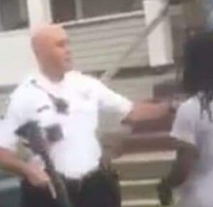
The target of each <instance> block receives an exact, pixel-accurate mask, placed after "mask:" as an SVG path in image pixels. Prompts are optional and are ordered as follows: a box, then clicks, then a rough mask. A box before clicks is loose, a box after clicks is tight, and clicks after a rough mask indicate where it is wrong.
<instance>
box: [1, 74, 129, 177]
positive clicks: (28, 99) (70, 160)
mask: <svg viewBox="0 0 213 207" xmlns="http://www.w3.org/2000/svg"><path fill="white" fill-rule="evenodd" d="M34 79H35V80H36V82H37V84H38V85H39V86H41V87H42V88H43V89H45V90H46V91H48V92H49V93H51V94H53V95H54V96H55V97H58V98H63V99H64V100H66V101H67V103H68V104H69V110H68V114H67V115H64V114H58V113H57V112H56V110H55V108H54V105H53V103H52V101H51V99H50V98H49V97H48V95H47V93H45V92H44V91H43V90H41V89H39V88H37V87H36V86H34V85H33V84H32V83H31V81H32V80H34ZM42 109H43V110H42ZM131 109H132V103H131V102H130V101H129V100H127V99H126V98H124V97H122V96H121V95H118V94H116V93H115V92H113V91H111V90H110V89H109V88H107V87H106V86H105V85H103V84H102V83H101V82H99V81H98V80H96V79H93V78H91V77H89V76H86V75H83V74H81V73H80V72H77V71H72V72H69V73H68V74H66V76H65V77H64V79H63V81H61V82H59V83H52V82H50V81H49V80H48V79H46V78H45V77H44V76H42V75H37V76H35V77H32V78H29V79H28V80H27V81H25V82H24V83H23V84H22V85H20V86H19V87H18V88H17V89H16V91H15V92H14V93H13V94H12V96H11V102H10V105H9V108H8V112H7V115H6V118H5V120H4V121H3V123H2V126H1V130H0V134H1V136H0V146H1V147H4V148H8V149H11V150H12V149H15V147H16V143H17V141H18V137H17V136H16V135H15V133H14V131H15V130H16V129H17V128H18V127H19V126H21V125H23V124H25V123H26V122H27V121H30V120H37V121H39V123H40V124H41V125H48V123H52V122H53V123H59V124H60V126H61V127H62V131H63V134H64V138H63V139H62V140H60V141H58V142H56V143H54V144H53V145H52V146H51V149H50V156H51V158H52V160H53V162H54V165H55V168H56V170H57V171H58V172H60V173H62V174H64V175H65V176H66V177H69V178H75V179H80V178H82V177H83V176H85V175H86V174H87V173H89V172H91V171H93V170H95V169H96V168H98V166H99V162H100V158H101V155H102V152H101V147H100V145H99V142H98V140H97V137H96V129H97V126H98V112H99V110H107V111H114V112H117V113H119V114H120V115H121V116H122V118H124V117H125V116H126V115H127V114H128V113H129V112H130V110H131Z"/></svg>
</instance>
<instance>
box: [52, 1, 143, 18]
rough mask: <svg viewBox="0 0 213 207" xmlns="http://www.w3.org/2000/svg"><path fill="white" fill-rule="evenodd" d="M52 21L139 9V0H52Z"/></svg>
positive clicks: (140, 5) (140, 4) (140, 6)
mask: <svg viewBox="0 0 213 207" xmlns="http://www.w3.org/2000/svg"><path fill="white" fill-rule="evenodd" d="M51 5H52V15H53V21H54V22H64V21H70V20H75V19H83V18H91V17H98V16H105V15H110V14H119V13H124V12H130V11H135V10H140V9H141V8H142V3H141V0H52V2H51Z"/></svg>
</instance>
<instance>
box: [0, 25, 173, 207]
mask: <svg viewBox="0 0 213 207" xmlns="http://www.w3.org/2000/svg"><path fill="white" fill-rule="evenodd" d="M32 48H33V51H34V53H35V55H36V57H37V61H38V66H39V67H38V68H39V70H38V72H37V73H36V74H34V75H33V76H31V77H29V78H28V79H27V80H26V81H24V82H23V83H22V84H21V85H20V86H19V87H18V88H17V89H16V90H15V92H14V93H13V94H12V96H11V101H10V105H9V108H8V111H7V114H6V117H5V120H4V122H3V127H2V128H1V130H0V134H1V135H0V163H1V164H2V165H3V166H4V167H6V168H7V169H8V170H10V171H12V172H15V173H17V174H18V175H19V176H21V177H22V178H23V180H24V182H23V183H22V195H23V196H22V207H54V206H57V205H56V202H54V199H53V197H52V196H51V193H50V192H49V190H48V188H47V186H48V185H49V183H50V182H51V179H50V177H49V175H48V173H47V172H46V171H45V166H44V165H43V164H42V160H40V158H38V157H37V156H33V157H31V158H30V159H29V160H28V161H27V162H26V161H23V160H21V159H19V158H18V157H17V156H16V154H15V149H16V144H17V141H18V136H16V134H15V133H14V132H15V131H16V130H17V128H19V127H20V126H21V125H23V124H25V123H26V122H28V121H30V120H36V121H38V122H39V123H40V124H41V125H42V124H44V125H45V124H46V123H48V122H50V123H51V121H53V122H55V123H58V124H59V125H60V127H61V129H62V132H63V138H62V139H61V140H58V141H57V142H50V143H49V155H50V157H51V160H52V161H53V163H54V166H55V168H56V170H57V172H58V173H59V174H61V175H62V176H63V177H64V178H65V180H66V184H67V191H68V194H69V195H70V199H71V201H72V203H73V204H74V207H109V206H110V207H118V206H120V199H119V198H118V195H119V194H117V193H115V192H116V190H115V188H117V187H118V186H116V182H114V181H113V179H108V177H107V176H106V173H104V170H103V169H102V168H101V167H100V166H101V165H100V164H101V163H100V162H101V156H102V150H101V147H100V144H99V142H98V140H97V137H96V128H97V126H98V112H99V111H100V110H104V111H109V112H111V111H114V112H117V113H118V114H120V117H121V121H123V123H126V124H132V123H135V122H137V121H139V120H140V121H143V120H150V121H151V120H155V119H160V118H162V117H164V116H166V115H167V114H168V112H169V110H168V109H169V106H168V105H167V104H165V103H158V104H154V103H150V102H149V103H148V102H147V103H145V102H144V103H141V104H133V103H132V102H131V101H130V100H128V99H126V98H124V97H122V96H121V95H119V94H117V93H115V92H113V91H112V90H110V89H109V88H108V87H106V86H105V85H103V84H102V83H101V82H100V81H98V80H96V79H94V78H92V77H89V76H86V75H83V74H81V73H80V72H79V71H76V70H74V69H73V66H72V60H71V57H70V56H71V55H70V45H69V40H68V37H67V35H66V33H65V31H64V30H63V29H62V28H61V27H59V26H56V25H45V26H42V27H40V28H38V29H36V30H34V31H33V33H32ZM57 100H60V101H61V102H60V101H59V102H60V103H59V105H60V104H61V105H62V107H61V108H60V107H58V106H57V104H58V103H57ZM118 190H119V189H118Z"/></svg>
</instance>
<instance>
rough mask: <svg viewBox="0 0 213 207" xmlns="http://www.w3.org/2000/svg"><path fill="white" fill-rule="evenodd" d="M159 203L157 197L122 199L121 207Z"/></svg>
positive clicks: (138, 206)
mask: <svg viewBox="0 0 213 207" xmlns="http://www.w3.org/2000/svg"><path fill="white" fill-rule="evenodd" d="M159 205H160V202H159V200H157V199H138V200H124V201H123V202H122V207H157V206H159Z"/></svg>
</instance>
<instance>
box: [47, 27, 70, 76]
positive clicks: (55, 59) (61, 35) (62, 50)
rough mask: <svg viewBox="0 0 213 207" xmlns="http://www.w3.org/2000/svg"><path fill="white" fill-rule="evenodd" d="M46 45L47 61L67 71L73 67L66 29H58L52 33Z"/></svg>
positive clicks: (57, 68) (56, 67)
mask: <svg viewBox="0 0 213 207" xmlns="http://www.w3.org/2000/svg"><path fill="white" fill-rule="evenodd" d="M47 41H48V42H47V45H46V54H45V56H46V59H47V60H46V61H48V62H49V64H50V65H51V66H52V68H55V69H56V70H61V71H63V72H66V71H68V70H70V69H71V54H70V45H69V40H68V37H67V35H66V33H65V31H64V30H62V29H58V30H56V31H55V32H54V33H53V34H51V35H50V38H49V40H47Z"/></svg>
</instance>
